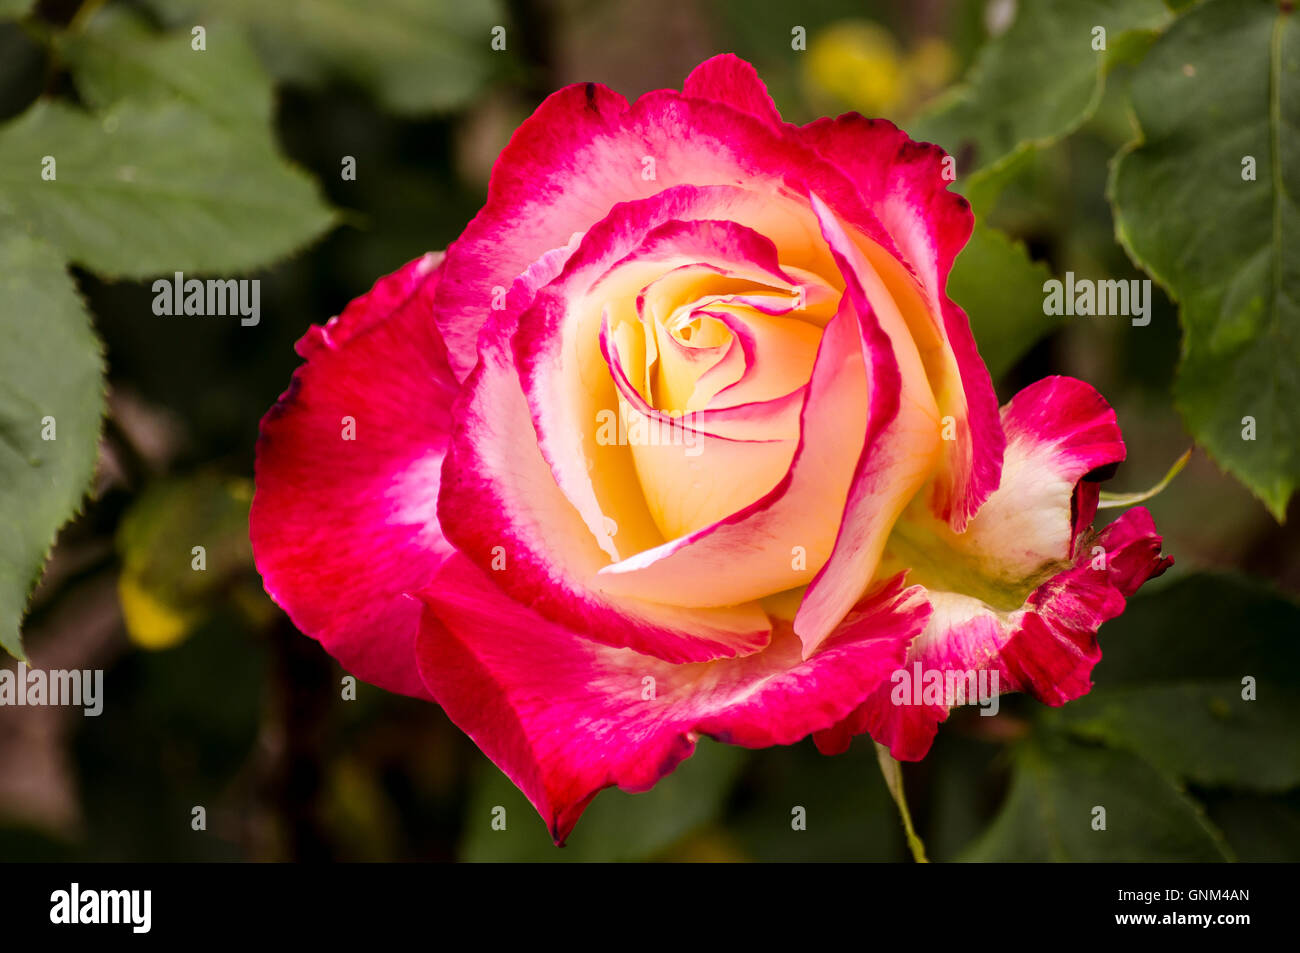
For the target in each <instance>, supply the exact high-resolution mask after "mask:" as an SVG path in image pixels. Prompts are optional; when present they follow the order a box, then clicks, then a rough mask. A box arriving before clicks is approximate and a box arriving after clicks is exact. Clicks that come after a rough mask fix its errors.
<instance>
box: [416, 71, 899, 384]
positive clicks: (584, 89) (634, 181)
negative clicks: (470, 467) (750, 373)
mask: <svg viewBox="0 0 1300 953" xmlns="http://www.w3.org/2000/svg"><path fill="white" fill-rule="evenodd" d="M647 158H650V159H653V160H654V163H655V164H654V167H653V168H654V175H653V176H647V175H644V174H643V173H644V172H645V171H646V170H647V168H649V167H648V166H647V165H646V163H645V161H644V160H645V159H647ZM738 183H739V184H742V185H744V186H745V187H746V188H753V189H755V190H757V191H761V192H763V193H766V194H771V195H775V194H776V193H778V192H781V191H784V192H786V193H787V194H789V192H790V191H791V190H793V191H794V192H806V190H808V189H815V190H816V191H817V193H818V194H819V195H821V196H822V197H823V198H824V199H825V200H826V202H827V203H828V204H829V205H830V206H831V207H832V208H834V209H835V210H836V212H837V213H839V214H841V215H843V216H845V217H846V219H847V220H849V221H850V222H851V224H853V225H854V226H855V227H856V228H858V229H859V230H860V231H861V232H862V233H863V234H864V235H866V236H867V237H869V238H871V239H872V240H873V241H875V242H876V243H878V244H879V245H881V247H882V248H885V249H887V250H889V251H890V253H891V254H897V251H896V249H894V247H893V242H892V240H891V238H890V237H889V234H888V233H887V232H886V231H885V229H884V228H883V226H881V224H880V222H879V221H877V220H876V219H875V218H874V216H873V215H872V214H871V212H870V211H869V210H868V209H867V207H866V206H865V205H864V204H863V202H862V200H861V198H860V196H859V192H858V189H856V188H855V187H854V186H853V184H852V183H851V182H850V181H849V179H848V178H847V177H846V176H845V174H844V173H843V172H841V171H840V170H839V169H838V168H836V167H835V166H833V165H832V164H830V163H828V162H826V161H825V160H823V159H822V158H821V157H820V156H819V155H818V153H817V152H816V151H815V150H814V149H812V148H810V147H809V146H808V145H805V144H803V143H801V142H800V141H798V140H797V139H795V138H792V137H790V136H788V135H787V134H786V133H785V131H784V129H783V128H775V127H773V126H772V124H771V123H770V122H769V121H768V120H767V119H760V118H756V117H755V116H754V115H753V114H751V113H750V112H747V111H744V110H741V109H737V108H735V107H732V106H730V105H724V104H722V103H720V102H718V101H715V100H709V99H696V98H691V97H688V96H683V95H682V94H681V93H678V92H675V91H672V90H659V91H655V92H651V93H647V94H646V95H645V96H642V97H641V98H640V99H638V100H637V101H636V103H635V104H634V105H632V106H630V107H629V106H628V105H627V102H626V100H624V99H623V98H622V97H621V96H618V95H617V94H615V93H613V92H611V91H610V90H608V89H606V88H605V87H603V86H599V85H597V84H594V83H588V84H586V85H580V86H570V87H567V88H565V89H562V90H560V91H559V92H557V93H555V94H553V95H552V96H550V97H549V98H548V99H547V100H546V101H545V102H543V103H542V105H541V106H539V107H538V109H537V111H536V112H534V113H533V115H532V116H530V117H529V118H528V119H527V120H526V121H525V122H524V123H523V124H522V125H521V126H520V127H519V129H518V130H516V132H515V134H514V136H513V138H512V139H511V140H510V143H509V144H508V145H507V146H506V148H505V149H504V150H502V152H501V155H500V157H499V158H498V159H497V163H496V166H495V167H494V169H493V173H492V181H491V183H490V185H489V187H488V197H487V203H486V204H485V205H484V207H483V210H482V211H481V212H480V213H479V214H478V216H476V217H475V219H474V221H473V222H471V223H470V225H469V227H468V228H466V230H465V232H464V233H463V234H462V235H461V237H460V238H459V239H457V240H456V241H455V242H454V243H453V244H452V245H451V247H450V248H448V250H447V265H446V276H445V279H444V281H443V283H442V285H441V287H440V288H439V292H438V301H437V304H438V309H437V311H438V322H439V327H440V328H441V329H442V331H443V335H444V337H445V339H446V340H447V344H448V348H449V350H450V356H451V362H452V366H453V368H454V369H455V370H456V372H457V375H458V376H460V377H461V378H463V377H465V376H466V375H467V374H468V373H469V370H470V369H471V368H472V367H473V365H474V359H475V351H474V343H475V341H476V340H477V335H478V330H479V328H480V327H482V325H483V323H484V322H485V321H486V320H487V318H488V316H489V315H490V314H491V302H492V300H493V289H494V288H509V287H510V285H511V282H512V281H513V280H514V278H515V276H517V275H518V274H519V273H520V272H521V271H522V270H523V269H524V268H525V267H526V266H527V264H528V263H529V262H531V261H534V260H535V259H536V258H538V257H539V256H540V255H542V254H544V253H545V252H546V251H548V250H549V249H552V248H555V247H557V246H560V245H563V244H565V243H566V242H567V241H568V240H569V238H570V236H571V235H573V234H574V233H575V232H582V231H586V230H587V229H588V228H590V227H591V226H592V223H594V222H598V221H600V220H601V219H602V218H604V216H605V215H606V213H608V211H609V210H610V209H611V208H612V207H613V206H614V205H616V204H618V203H619V202H627V201H633V200H636V199H642V198H648V197H649V196H651V195H654V194H656V193H658V192H660V191H662V190H664V189H667V188H670V187H671V186H674V185H680V184H689V185H694V186H710V185H727V186H734V185H736V184H738ZM759 231H760V232H764V234H768V235H769V237H772V238H773V239H774V240H775V239H776V236H775V235H772V233H770V232H766V231H764V229H762V228H760V229H759ZM777 244H778V246H780V247H782V248H783V249H784V248H786V247H787V243H786V242H784V241H781V240H778V241H777ZM795 264H800V265H801V266H802V263H799V262H795ZM813 270H816V269H813Z"/></svg>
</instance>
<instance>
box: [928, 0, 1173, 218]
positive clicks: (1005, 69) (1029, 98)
mask: <svg viewBox="0 0 1300 953" xmlns="http://www.w3.org/2000/svg"><path fill="white" fill-rule="evenodd" d="M1169 16H1170V15H1169V11H1168V10H1167V9H1166V8H1165V6H1164V4H1163V3H1162V2H1161V0H1020V3H1019V4H1018V5H1017V13H1016V19H1015V21H1014V22H1013V23H1012V24H1011V26H1010V27H1009V28H1008V29H1007V31H1006V32H1005V33H1003V34H1002V35H1001V36H998V37H996V38H995V39H992V40H990V41H989V42H988V43H987V44H985V46H984V48H983V49H982V50H981V51H980V53H979V55H978V56H977V57H976V60H975V64H974V65H973V66H972V67H971V71H970V73H969V74H968V76H967V78H966V80H965V81H964V83H963V84H962V85H960V86H958V87H955V88H954V89H953V90H952V91H950V92H949V93H948V94H947V95H946V96H944V97H943V98H942V99H941V100H940V101H939V102H938V103H936V105H935V106H934V107H933V108H932V109H931V110H930V111H928V112H927V113H926V114H925V115H923V116H921V117H919V118H918V119H917V120H916V121H915V122H914V123H912V124H910V132H911V134H912V135H913V137H916V138H921V139H927V140H929V141H931V142H936V143H938V144H939V145H941V146H943V147H944V148H945V149H947V150H948V151H949V152H951V153H952V154H953V155H954V156H956V157H957V160H958V172H959V173H960V174H961V175H962V176H963V183H964V186H968V187H969V188H971V189H976V188H977V186H978V184H979V180H980V179H989V178H997V177H998V176H999V173H1000V172H1001V171H1002V170H1003V167H1006V166H1010V165H1011V164H1014V162H1015V160H1016V159H1017V158H1018V157H1019V156H1020V155H1021V154H1022V153H1024V152H1025V151H1027V150H1029V149H1031V148H1036V147H1041V146H1045V145H1049V144H1051V143H1052V142H1055V141H1056V140H1058V139H1060V138H1061V137H1063V136H1066V135H1068V134H1070V133H1071V132H1073V131H1074V130H1075V129H1077V128H1078V127H1079V126H1080V125H1082V124H1083V122H1084V121H1085V120H1087V119H1088V117H1090V116H1091V115H1092V114H1093V113H1094V112H1095V111H1096V109H1097V106H1098V104H1099V103H1100V102H1101V95H1102V88H1103V83H1104V78H1105V74H1106V70H1107V68H1108V67H1109V66H1110V65H1111V63H1112V62H1113V61H1116V60H1119V59H1131V57H1132V55H1133V42H1134V41H1133V38H1132V37H1130V36H1129V35H1128V34H1130V33H1131V32H1132V31H1139V30H1140V31H1150V30H1158V29H1160V28H1161V27H1162V26H1164V24H1165V23H1166V22H1168V20H1169ZM1095 27H1103V28H1104V29H1105V31H1106V49H1105V50H1102V51H1097V50H1094V49H1093V42H1094V34H1093V30H1094V28H1095ZM977 207H979V208H984V207H986V206H985V205H983V204H978V203H977Z"/></svg>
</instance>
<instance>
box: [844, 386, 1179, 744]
mask: <svg viewBox="0 0 1300 953" xmlns="http://www.w3.org/2000/svg"><path fill="white" fill-rule="evenodd" d="M1003 421H1004V424H1005V426H1006V430H1007V434H1008V440H1009V443H1008V446H1007V460H1006V467H1005V469H1004V471H1003V483H1002V486H1000V487H999V488H998V490H997V492H996V493H994V494H993V496H991V497H990V498H989V500H988V502H987V503H986V504H985V506H984V508H983V509H981V511H980V512H979V514H978V515H977V516H976V518H975V519H974V520H973V521H972V522H971V524H970V526H969V527H968V528H967V531H966V532H965V533H964V534H960V535H958V534H954V533H952V532H951V531H950V530H949V529H948V528H947V526H946V525H945V524H943V523H941V522H939V521H938V520H937V519H935V518H934V517H933V516H931V515H930V514H929V513H927V512H924V511H923V510H922V512H920V513H912V514H909V516H910V519H909V518H908V517H905V519H904V520H903V521H900V525H899V527H898V528H896V530H895V533H894V535H893V536H891V539H890V543H889V549H890V551H889V555H888V558H887V559H886V561H885V563H884V564H883V565H884V571H885V572H890V571H892V570H893V569H894V568H896V567H897V566H899V565H902V564H904V563H906V564H908V565H909V566H910V567H911V572H910V573H909V582H913V583H919V584H920V585H922V586H923V587H924V588H925V590H926V598H927V600H928V601H929V603H930V605H931V607H932V609H933V614H932V615H931V617H930V621H929V624H928V625H927V627H926V630H925V632H924V633H923V634H922V635H921V636H920V637H919V638H918V639H917V640H916V642H915V643H913V645H912V647H911V650H910V652H909V655H908V662H909V665H910V664H912V663H916V662H919V663H920V664H921V666H922V669H923V670H924V671H926V672H928V671H932V670H934V671H941V672H949V671H952V672H963V671H979V670H989V671H991V672H997V673H998V680H999V689H1000V690H1001V691H1028V692H1032V693H1033V694H1034V695H1035V696H1036V697H1038V698H1039V699H1040V700H1042V701H1044V702H1046V703H1047V704H1050V705H1060V704H1063V703H1064V702H1066V701H1068V700H1070V699H1072V698H1077V697H1078V696H1080V695H1082V694H1085V693H1086V692H1087V691H1088V689H1089V688H1090V687H1091V682H1090V673H1091V671H1092V668H1093V666H1094V665H1095V664H1096V663H1097V661H1098V660H1099V659H1100V658H1101V652H1100V649H1099V648H1098V646H1097V640H1096V633H1097V629H1098V628H1099V627H1100V626H1101V624H1102V623H1103V622H1105V621H1106V620H1108V619H1112V618H1114V617H1115V616H1117V615H1119V614H1120V613H1121V612H1122V611H1123V610H1124V605H1125V599H1126V598H1127V597H1128V596H1129V595H1131V594H1132V593H1133V592H1135V591H1136V590H1137V589H1138V587H1139V586H1141V585H1142V583H1143V582H1145V581H1146V580H1147V579H1149V578H1151V577H1153V576H1157V575H1159V574H1160V573H1162V572H1164V570H1165V569H1166V568H1167V567H1168V566H1169V565H1170V564H1171V563H1172V562H1173V560H1172V559H1171V558H1168V557H1162V556H1161V555H1160V545H1161V539H1160V536H1159V535H1157V534H1156V532H1155V526H1154V524H1153V523H1152V522H1151V517H1150V515H1149V514H1148V513H1147V511H1146V510H1145V509H1142V508H1136V509H1133V510H1130V511H1128V512H1127V513H1125V514H1124V515H1123V516H1122V517H1120V519H1118V520H1116V521H1115V522H1114V523H1112V524H1110V525H1109V526H1107V527H1106V528H1105V529H1104V530H1102V531H1101V533H1099V534H1096V535H1095V536H1094V535H1093V534H1092V533H1091V531H1090V530H1087V529H1086V528H1080V527H1079V525H1078V520H1077V511H1078V508H1079V506H1080V505H1084V506H1087V505H1088V504H1087V501H1088V500H1092V501H1093V503H1094V504H1095V498H1096V485H1095V483H1093V482H1092V481H1091V480H1089V479H1086V478H1087V477H1089V476H1091V475H1094V474H1096V473H1097V472H1099V471H1103V472H1104V471H1105V470H1108V469H1109V468H1110V467H1112V466H1113V465H1114V464H1115V463H1117V462H1118V461H1119V460H1121V459H1123V456H1124V445H1123V442H1122V441H1121V439H1120V434H1119V428H1118V426H1117V425H1116V423H1115V415H1114V412H1113V411H1112V410H1111V409H1110V408H1109V407H1108V406H1107V405H1106V403H1105V401H1104V400H1102V399H1101V397H1100V396H1099V395H1098V394H1097V393H1096V392H1095V391H1094V390H1093V389H1092V388H1091V387H1089V386H1088V385H1086V384H1084V383H1082V382H1080V381H1076V380H1072V379H1070V378H1064V377H1056V378H1047V379H1045V380H1043V381H1039V382H1038V383H1036V384H1034V385H1032V386H1030V387H1028V388H1026V389H1025V390H1024V391H1022V392H1021V393H1020V394H1018V395H1016V397H1015V398H1014V399H1013V400H1012V401H1011V402H1010V403H1009V404H1008V405H1007V406H1006V407H1005V408H1003ZM1081 480H1082V482H1080V481H1081ZM1080 500H1083V501H1084V502H1083V503H1082V504H1081V503H1080ZM922 527H924V528H922ZM947 714H948V710H947V707H946V706H935V705H894V704H892V702H891V700H890V690H889V687H886V688H884V689H883V690H878V691H877V692H876V693H875V695H874V696H873V697H872V699H871V700H870V701H868V702H867V703H866V704H865V705H863V706H862V707H861V708H860V709H858V711H856V712H855V713H854V714H853V716H852V717H850V718H849V719H847V720H846V721H845V723H844V724H842V725H840V726H838V727H837V728H836V729H835V730H833V731H830V732H824V733H822V734H821V735H820V736H819V737H818V744H819V746H821V747H822V748H823V750H827V751H835V750H841V749H842V748H843V747H845V746H846V745H847V744H848V741H849V739H850V738H851V737H852V736H853V735H855V734H858V733H860V732H862V731H869V732H870V733H871V734H872V736H873V737H874V738H875V739H876V740H877V741H879V742H881V743H882V744H887V745H889V746H890V748H891V751H892V752H893V754H894V756H895V757H897V758H900V759H908V760H915V759H919V758H921V757H923V756H924V755H925V753H926V752H927V751H928V750H929V747H930V743H931V741H932V740H933V737H934V733H935V730H936V728H937V725H938V723H939V722H941V721H942V720H944V719H945V718H946V717H947Z"/></svg>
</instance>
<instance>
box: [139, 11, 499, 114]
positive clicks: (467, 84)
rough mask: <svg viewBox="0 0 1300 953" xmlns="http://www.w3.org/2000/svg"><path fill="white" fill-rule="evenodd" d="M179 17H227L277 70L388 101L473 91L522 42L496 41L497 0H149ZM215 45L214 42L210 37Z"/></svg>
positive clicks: (424, 106) (405, 102) (453, 103)
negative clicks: (496, 45)
mask: <svg viewBox="0 0 1300 953" xmlns="http://www.w3.org/2000/svg"><path fill="white" fill-rule="evenodd" d="M151 5H152V6H153V8H154V9H155V10H156V11H157V13H158V15H159V16H160V17H163V18H164V19H165V20H166V21H167V22H169V23H171V24H175V25H185V27H186V28H187V29H188V28H189V27H190V25H192V24H208V23H209V22H213V23H216V22H219V21H221V20H229V21H232V22H235V23H238V24H240V25H243V26H245V27H247V28H249V30H250V31H251V33H252V36H253V39H254V42H255V43H256V44H257V46H258V47H259V48H260V50H261V51H262V53H263V54H264V55H263V60H264V62H265V63H266V65H267V66H268V68H270V69H271V70H272V71H273V72H274V73H275V75H276V77H277V78H279V79H283V80H289V81H292V82H298V83H306V84H311V85H323V84H325V83H326V82H328V81H329V80H331V79H336V78H343V79H346V80H349V81H351V82H354V83H356V84H358V85H360V86H362V87H364V88H366V89H368V90H370V92H371V93H372V94H373V95H374V96H375V97H376V98H377V99H378V100H379V101H380V102H381V103H382V104H383V105H384V106H386V107H387V108H389V109H392V110H395V111H397V112H404V113H413V114H421V113H429V112H436V111H444V110H449V109H454V108H456V107H458V106H463V105H465V104H466V103H468V102H469V101H470V100H472V99H473V98H474V96H475V95H477V94H478V92H479V91H480V90H481V89H482V88H483V86H484V84H485V83H486V82H487V81H488V80H489V79H490V78H491V76H492V73H493V72H494V70H495V69H496V68H497V67H498V65H499V64H500V65H504V64H505V63H508V62H509V57H510V55H511V53H510V51H512V50H517V49H518V46H517V44H520V43H521V42H522V40H521V38H520V37H519V36H518V35H512V34H511V33H509V32H507V34H506V49H505V50H503V51H494V50H493V49H492V39H493V37H492V30H493V28H494V27H497V26H504V25H505V22H506V21H505V13H504V11H503V9H502V5H501V4H500V3H499V2H498V0H479V2H474V3H465V2H461V0H368V2H367V3H365V4H364V5H358V4H356V3H355V2H353V0H274V2H268V0H180V2H178V0H151ZM208 48H209V50H211V49H213V46H212V40H211V38H210V39H209V45H208Z"/></svg>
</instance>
